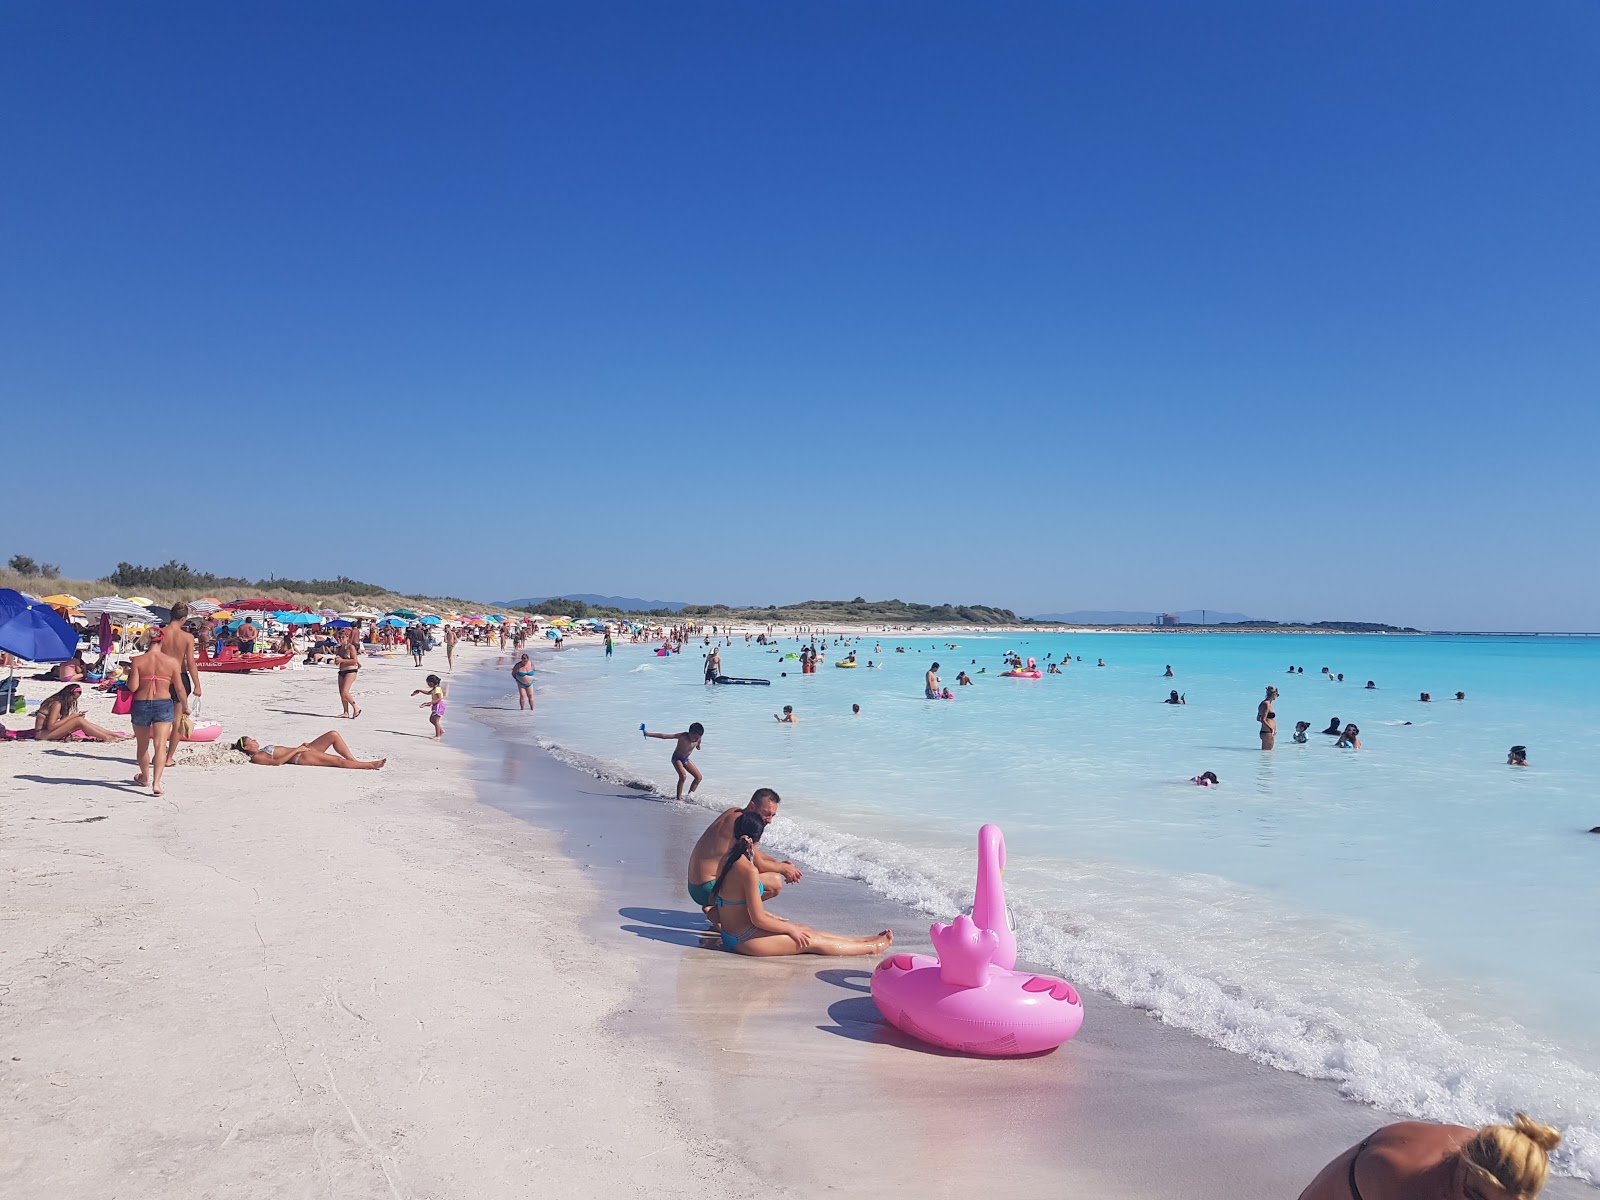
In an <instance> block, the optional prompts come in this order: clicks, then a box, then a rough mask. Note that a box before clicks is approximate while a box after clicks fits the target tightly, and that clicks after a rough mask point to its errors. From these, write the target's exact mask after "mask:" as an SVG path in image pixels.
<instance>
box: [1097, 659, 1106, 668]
mask: <svg viewBox="0 0 1600 1200" xmlns="http://www.w3.org/2000/svg"><path fill="white" fill-rule="evenodd" d="M1094 665H1095V666H1097V667H1103V666H1105V665H1106V660H1105V659H1103V658H1102V659H1101V660H1100V661H1099V662H1097V663H1095V664H1094Z"/></svg>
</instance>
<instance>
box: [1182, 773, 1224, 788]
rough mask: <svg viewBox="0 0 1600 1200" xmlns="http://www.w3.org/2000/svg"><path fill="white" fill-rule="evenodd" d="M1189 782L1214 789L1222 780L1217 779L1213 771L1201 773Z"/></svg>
mask: <svg viewBox="0 0 1600 1200" xmlns="http://www.w3.org/2000/svg"><path fill="white" fill-rule="evenodd" d="M1189 782H1190V783H1194V784H1198V785H1199V786H1201V787H1216V786H1217V784H1219V783H1221V782H1222V780H1220V779H1218V778H1217V773H1216V772H1215V771H1202V772H1200V774H1198V775H1196V776H1195V777H1194V778H1193V779H1191V780H1189Z"/></svg>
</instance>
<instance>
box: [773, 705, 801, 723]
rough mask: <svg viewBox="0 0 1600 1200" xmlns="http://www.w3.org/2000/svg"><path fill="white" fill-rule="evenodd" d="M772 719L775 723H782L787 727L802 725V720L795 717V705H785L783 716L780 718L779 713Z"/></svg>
mask: <svg viewBox="0 0 1600 1200" xmlns="http://www.w3.org/2000/svg"><path fill="white" fill-rule="evenodd" d="M772 719H773V720H774V721H782V722H783V723H784V724H785V725H798V724H799V723H800V719H799V718H798V717H796V716H795V715H794V705H792V704H785V705H784V706H783V715H782V716H780V715H779V714H777V713H773V714H772Z"/></svg>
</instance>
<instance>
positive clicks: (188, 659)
mask: <svg viewBox="0 0 1600 1200" xmlns="http://www.w3.org/2000/svg"><path fill="white" fill-rule="evenodd" d="M188 616H189V606H188V605H187V604H185V603H184V602H183V601H182V600H180V601H178V602H177V603H176V604H174V605H173V606H172V617H171V620H170V621H169V622H168V624H167V630H166V632H165V633H164V634H163V635H162V637H161V649H162V651H163V652H164V653H165V654H167V655H168V656H169V657H171V658H175V659H177V660H178V665H179V666H180V667H182V668H183V690H184V692H185V693H187V694H188V696H189V699H190V700H191V701H193V700H194V699H196V698H197V697H199V695H200V671H199V668H197V667H196V666H195V665H194V662H195V650H194V634H192V633H190V632H189V631H188V630H187V629H185V628H184V627H183V623H184V621H185V620H187V619H188ZM174 749H176V747H174Z"/></svg>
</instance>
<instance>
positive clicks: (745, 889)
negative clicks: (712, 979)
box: [711, 810, 894, 958]
mask: <svg viewBox="0 0 1600 1200" xmlns="http://www.w3.org/2000/svg"><path fill="white" fill-rule="evenodd" d="M766 831H767V823H766V821H765V820H764V819H763V818H762V817H761V815H760V814H759V813H753V812H750V811H748V810H746V811H745V812H742V813H740V814H739V819H738V821H736V822H735V823H734V826H733V848H732V849H731V850H729V851H728V857H727V858H725V859H723V860H722V869H721V870H720V871H718V872H717V878H716V882H715V883H714V884H713V885H712V887H711V902H712V903H713V904H715V905H716V906H717V915H718V917H719V918H720V919H721V922H722V928H721V929H720V930H719V934H720V936H721V938H722V948H723V949H724V950H733V951H736V952H737V953H739V954H749V955H752V956H753V957H756V958H771V957H774V956H777V955H783V954H829V955H837V956H840V957H844V956H849V955H857V954H882V953H883V952H884V951H885V950H887V949H888V948H889V944H890V943H891V942H893V941H894V934H892V933H890V932H889V931H888V930H887V929H885V930H884V931H883V932H882V933H879V934H876V935H874V936H873V937H846V936H845V935H843V934H839V933H824V932H823V931H822V930H820V929H812V928H810V927H808V926H805V925H798V924H796V923H795V922H793V921H785V920H784V919H783V918H782V917H775V916H773V915H772V914H771V913H769V912H768V911H767V910H766V908H765V907H763V905H762V903H761V897H762V894H763V891H764V889H763V887H762V884H761V878H760V875H759V874H758V873H757V871H756V867H755V863H754V862H752V861H751V858H752V851H753V850H754V849H755V845H756V843H757V842H759V841H760V840H761V835H762V834H763V833H765V832H766Z"/></svg>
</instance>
